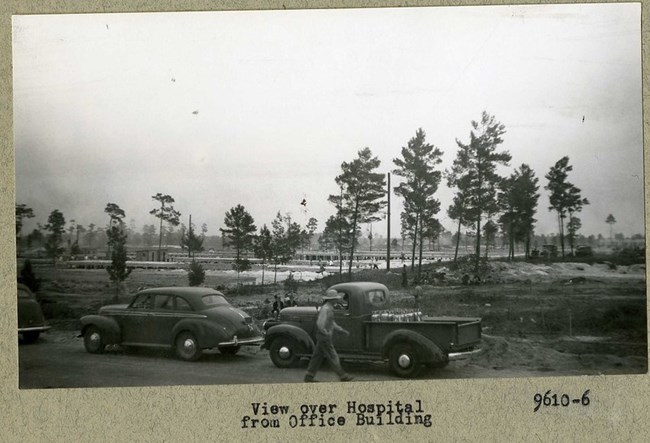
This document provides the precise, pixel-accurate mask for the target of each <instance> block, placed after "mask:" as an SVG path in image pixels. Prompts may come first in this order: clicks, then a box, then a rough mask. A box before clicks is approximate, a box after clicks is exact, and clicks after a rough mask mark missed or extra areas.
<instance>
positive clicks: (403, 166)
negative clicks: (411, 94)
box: [393, 128, 442, 280]
mask: <svg viewBox="0 0 650 443" xmlns="http://www.w3.org/2000/svg"><path fill="white" fill-rule="evenodd" d="M425 137H426V135H425V133H424V131H423V130H422V128H420V129H418V130H417V131H416V132H415V137H413V138H411V139H410V140H409V142H408V144H407V145H406V147H402V151H401V153H402V157H401V158H395V159H393V163H394V164H395V166H396V169H395V170H394V171H393V173H395V174H396V175H398V176H400V177H402V178H403V179H404V181H403V182H402V183H400V184H399V185H398V186H396V187H395V188H394V189H395V193H396V194H397V195H399V196H401V197H402V198H403V199H404V212H406V213H408V214H409V216H407V217H405V218H404V220H405V221H406V222H407V224H408V225H409V226H408V227H409V228H410V229H412V233H411V234H410V235H409V236H410V237H411V239H412V240H413V259H412V261H411V268H413V266H414V259H415V247H416V244H417V243H418V242H419V245H420V250H419V260H418V273H417V279H418V280H419V278H420V272H421V268H422V244H423V240H424V237H425V236H424V232H423V227H424V226H425V225H426V226H428V225H430V224H432V223H433V220H434V219H435V214H437V213H438V211H439V210H440V202H439V201H438V200H437V199H436V198H435V197H434V195H435V193H436V192H437V191H438V185H439V184H440V180H441V178H442V172H441V171H437V170H436V169H435V168H436V166H437V165H439V164H440V163H441V162H442V159H441V157H442V151H441V150H440V149H438V148H436V147H435V146H433V145H431V144H429V143H426V141H425Z"/></svg>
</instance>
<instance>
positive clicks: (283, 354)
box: [278, 346, 291, 359]
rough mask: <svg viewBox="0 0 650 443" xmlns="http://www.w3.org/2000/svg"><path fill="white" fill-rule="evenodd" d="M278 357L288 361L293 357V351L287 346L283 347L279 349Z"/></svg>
mask: <svg viewBox="0 0 650 443" xmlns="http://www.w3.org/2000/svg"><path fill="white" fill-rule="evenodd" d="M278 355H279V356H280V358H283V359H287V358H289V357H290V356H291V351H290V350H289V348H287V347H286V346H282V347H281V348H280V349H278Z"/></svg>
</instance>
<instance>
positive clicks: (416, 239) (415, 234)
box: [411, 214, 420, 271]
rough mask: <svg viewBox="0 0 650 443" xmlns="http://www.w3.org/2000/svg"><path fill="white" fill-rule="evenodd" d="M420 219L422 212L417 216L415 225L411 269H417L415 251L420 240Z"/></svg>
mask: <svg viewBox="0 0 650 443" xmlns="http://www.w3.org/2000/svg"><path fill="white" fill-rule="evenodd" d="M419 219H420V214H416V216H415V227H414V228H413V251H412V253H411V271H414V270H415V251H416V247H417V241H418V221H419Z"/></svg>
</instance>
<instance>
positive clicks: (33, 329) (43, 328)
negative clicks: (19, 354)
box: [18, 326, 51, 334]
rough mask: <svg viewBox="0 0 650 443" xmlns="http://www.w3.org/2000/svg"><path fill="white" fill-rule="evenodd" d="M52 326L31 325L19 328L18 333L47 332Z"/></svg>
mask: <svg viewBox="0 0 650 443" xmlns="http://www.w3.org/2000/svg"><path fill="white" fill-rule="evenodd" d="M50 328H51V326H30V327H29V328H18V333H19V334H22V333H23V332H45V331H47V330H48V329H50Z"/></svg>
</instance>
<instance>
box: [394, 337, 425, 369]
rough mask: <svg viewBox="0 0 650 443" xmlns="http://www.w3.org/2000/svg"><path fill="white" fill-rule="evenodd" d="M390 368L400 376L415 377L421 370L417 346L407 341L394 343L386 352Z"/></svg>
mask: <svg viewBox="0 0 650 443" xmlns="http://www.w3.org/2000/svg"><path fill="white" fill-rule="evenodd" d="M388 362H389V364H390V369H391V370H392V371H393V373H394V374H395V375H397V376H398V377H402V378H412V377H416V376H417V375H418V374H419V373H420V371H421V370H422V359H421V358H420V355H419V353H418V349H417V346H415V345H414V344H412V343H409V342H398V343H395V344H394V345H393V346H392V347H391V348H390V351H389V352H388Z"/></svg>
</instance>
